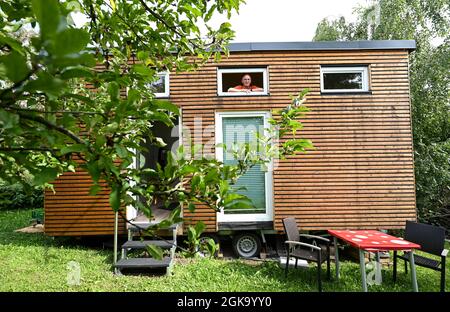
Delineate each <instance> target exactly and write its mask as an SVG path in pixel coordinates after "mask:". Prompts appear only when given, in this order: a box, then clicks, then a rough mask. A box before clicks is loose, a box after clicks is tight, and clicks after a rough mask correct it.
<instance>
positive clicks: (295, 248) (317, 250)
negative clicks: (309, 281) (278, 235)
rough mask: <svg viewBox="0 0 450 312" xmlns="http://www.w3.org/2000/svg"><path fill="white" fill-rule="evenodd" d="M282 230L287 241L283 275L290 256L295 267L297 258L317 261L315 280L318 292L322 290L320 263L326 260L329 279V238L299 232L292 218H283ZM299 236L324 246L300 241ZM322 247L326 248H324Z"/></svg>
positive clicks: (287, 267) (286, 272)
mask: <svg viewBox="0 0 450 312" xmlns="http://www.w3.org/2000/svg"><path fill="white" fill-rule="evenodd" d="M283 225H284V230H285V232H286V236H287V241H285V244H286V245H287V246H286V247H287V258H286V268H285V271H284V274H285V277H287V274H288V269H289V260H290V258H295V267H296V268H297V262H298V259H302V260H306V261H311V262H315V263H317V282H318V284H319V292H321V291H322V279H321V270H322V269H321V266H322V263H323V262H324V261H325V260H326V261H327V278H328V279H330V240H329V239H327V238H324V237H321V236H315V235H308V234H300V233H299V230H298V227H297V223H296V222H295V219H294V218H286V219H283ZM301 238H306V239H309V240H311V239H313V240H318V241H321V242H324V243H325V244H326V246H322V247H319V246H320V244H319V246H316V245H312V244H308V243H305V242H301V241H300V240H301ZM324 247H325V248H326V249H324Z"/></svg>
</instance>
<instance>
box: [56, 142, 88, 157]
mask: <svg viewBox="0 0 450 312" xmlns="http://www.w3.org/2000/svg"><path fill="white" fill-rule="evenodd" d="M86 151H87V147H86V145H84V144H72V145H69V146H66V147H63V148H62V149H61V155H65V154H69V153H73V152H86Z"/></svg>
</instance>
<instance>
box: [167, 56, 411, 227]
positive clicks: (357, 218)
mask: <svg viewBox="0 0 450 312" xmlns="http://www.w3.org/2000/svg"><path fill="white" fill-rule="evenodd" d="M327 64H333V65H336V64H347V65H351V64H366V65H368V66H369V73H370V91H371V94H342V95H322V94H321V93H320V65H327ZM220 66H221V67H234V68H237V67H240V66H242V67H245V66H247V67H249V66H254V67H258V66H260V67H266V66H267V68H268V76H269V93H270V94H269V95H268V96H254V97H246V96H233V97H218V96H217V70H216V69H217V64H214V63H209V64H207V65H206V66H205V67H203V68H202V69H200V70H198V71H197V72H194V73H181V74H177V75H172V76H171V78H170V83H171V90H170V100H171V101H173V102H174V103H176V104H177V105H179V106H180V107H182V112H183V119H182V121H183V126H184V127H186V128H188V129H190V130H191V136H194V135H195V134H194V131H193V129H194V123H195V122H197V123H198V122H199V121H201V127H202V129H203V133H204V137H203V138H197V142H198V143H200V142H203V143H205V144H206V143H208V142H209V143H211V139H213V138H214V118H215V117H214V116H215V112H217V111H236V110H242V111H246V110H248V111H250V110H253V111H255V110H256V111H258V110H262V111H272V110H273V109H278V108H284V107H285V106H286V105H288V104H289V102H290V97H289V96H290V95H294V94H297V93H298V92H299V91H300V90H302V89H304V88H309V89H310V92H309V94H308V96H307V101H306V105H307V106H308V107H309V108H310V109H311V111H310V112H309V113H308V114H307V115H306V117H304V118H302V119H301V121H302V122H303V124H304V129H303V130H302V132H301V133H302V136H303V137H306V138H309V139H311V140H312V141H313V143H314V145H315V148H316V149H315V150H314V151H310V152H308V153H307V154H303V155H296V156H293V157H290V158H289V159H287V160H284V161H281V162H279V163H277V164H276V170H275V171H274V175H273V177H274V179H273V191H274V210H275V212H274V213H275V220H274V221H275V229H276V230H280V231H281V230H282V228H283V227H282V223H281V220H282V219H283V218H285V217H289V216H295V217H296V218H297V221H298V223H299V225H300V226H301V227H302V229H305V230H319V229H329V228H336V229H338V228H342V229H343V228H347V229H348V228H350V229H356V228H379V229H393V228H402V227H404V224H405V220H409V219H415V218H416V212H415V188H414V169H413V154H412V135H411V117H410V98H409V77H408V52H407V51H398V50H397V51H324V52H318V51H316V52H300V51H298V52H295V51H292V52H275V51H274V52H241V53H232V54H231V56H230V57H228V58H223V59H222V61H221V63H220ZM275 117H276V116H275ZM201 132H202V131H197V132H196V133H201ZM205 134H206V135H205ZM184 215H185V217H188V218H191V220H192V221H200V220H202V221H204V222H205V223H206V224H207V228H208V230H209V231H216V230H217V229H216V219H215V213H214V212H213V211H212V210H211V209H210V208H208V207H206V206H201V205H199V206H198V207H197V210H196V212H195V213H193V214H192V213H189V212H188V211H184Z"/></svg>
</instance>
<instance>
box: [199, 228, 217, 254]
mask: <svg viewBox="0 0 450 312" xmlns="http://www.w3.org/2000/svg"><path fill="white" fill-rule="evenodd" d="M208 239H212V240H213V241H214V243H216V244H219V245H220V239H219V236H218V235H216V234H214V233H203V234H202V235H201V236H200V244H201V245H202V244H203V243H205V242H206V241H207V240H208ZM219 249H220V247H219ZM199 253H200V254H201V255H202V256H204V257H209V256H210V255H209V253H206V252H203V251H199ZM218 255H219V250H217V251H216V253H215V254H214V257H217V256H218Z"/></svg>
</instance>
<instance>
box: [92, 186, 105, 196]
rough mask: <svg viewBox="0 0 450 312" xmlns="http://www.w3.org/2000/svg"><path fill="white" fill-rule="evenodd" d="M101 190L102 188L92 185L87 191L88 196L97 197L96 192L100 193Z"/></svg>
mask: <svg viewBox="0 0 450 312" xmlns="http://www.w3.org/2000/svg"><path fill="white" fill-rule="evenodd" d="M101 190H102V187H101V186H100V185H98V184H94V185H92V186H91V188H90V189H89V195H92V196H94V195H97V194H98V192H100V191H101Z"/></svg>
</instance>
